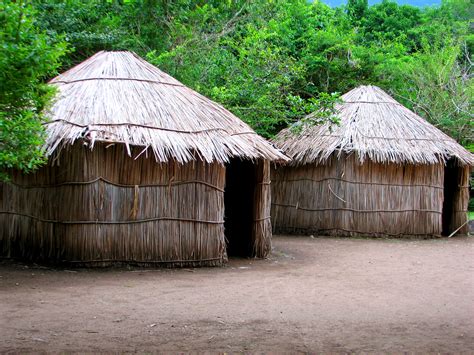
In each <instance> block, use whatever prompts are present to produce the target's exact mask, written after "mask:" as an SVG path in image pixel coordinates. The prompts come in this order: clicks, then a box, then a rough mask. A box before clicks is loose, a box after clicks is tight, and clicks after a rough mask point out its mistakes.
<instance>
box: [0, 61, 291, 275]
mask: <svg viewBox="0 0 474 355" xmlns="http://www.w3.org/2000/svg"><path fill="white" fill-rule="evenodd" d="M50 83H51V84H52V85H54V86H56V87H57V88H58V95H57V99H56V101H55V103H54V104H53V105H52V107H51V108H50V110H49V112H48V117H49V121H48V122H46V123H45V127H46V134H47V140H46V145H45V150H46V152H47V155H48V156H49V161H48V164H47V166H45V167H42V168H41V169H39V170H38V171H37V172H35V173H34V174H30V175H24V174H21V173H18V172H13V178H12V181H11V182H9V183H5V184H3V185H1V187H0V225H1V229H0V256H3V257H18V258H26V259H30V260H40V261H49V262H69V263H78V264H86V265H104V264H109V263H117V262H126V263H138V264H142V265H146V264H149V265H159V264H162V265H172V266H184V265H220V264H222V263H224V262H225V261H226V260H227V255H228V253H230V254H237V255H245V256H257V257H264V256H266V255H267V253H268V251H269V250H270V246H271V223H270V219H269V218H270V217H269V216H270V186H269V184H270V176H269V174H270V161H278V160H285V159H287V158H286V157H285V156H284V155H283V154H281V153H280V152H279V151H278V150H276V149H274V148H273V147H272V145H271V144H269V143H268V142H267V141H265V140H264V139H263V138H261V137H259V136H258V135H257V134H256V133H255V132H254V131H253V130H252V129H251V128H250V127H249V126H248V125H246V124H245V123H243V122H242V121H241V120H240V119H238V118H237V117H236V116H234V115H233V114H232V113H230V112H229V111H227V110H226V109H224V108H223V107H222V106H220V105H218V104H216V103H214V102H212V101H210V100H209V99H207V98H206V97H203V96H202V95H200V94H198V93H197V92H195V91H193V90H191V89H189V88H187V87H186V86H184V85H183V84H182V83H180V82H179V81H177V80H175V79H174V78H172V77H170V76H169V75H167V74H165V73H164V72H162V71H160V70H159V69H158V68H156V67H154V66H153V65H151V64H150V63H148V62H146V61H145V60H143V59H141V58H139V57H138V56H137V55H135V54H133V53H130V52H99V53H97V54H96V55H94V56H93V57H91V58H89V59H88V60H86V61H85V62H83V63H81V64H79V65H78V66H76V67H74V68H72V69H71V70H69V71H67V72H65V73H64V74H62V75H59V76H58V77H56V78H54V79H53V80H51V82H50Z"/></svg>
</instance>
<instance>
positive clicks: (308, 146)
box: [272, 86, 474, 236]
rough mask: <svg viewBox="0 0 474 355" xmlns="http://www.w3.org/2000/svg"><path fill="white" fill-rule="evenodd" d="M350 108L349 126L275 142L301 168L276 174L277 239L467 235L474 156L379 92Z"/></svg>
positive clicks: (346, 103)
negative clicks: (283, 235)
mask: <svg viewBox="0 0 474 355" xmlns="http://www.w3.org/2000/svg"><path fill="white" fill-rule="evenodd" d="M342 100H343V102H342V104H340V105H338V107H337V110H338V115H339V118H340V120H341V124H340V126H335V127H330V126H329V125H328V124H325V125H321V126H314V127H307V128H305V129H304V130H303V131H302V133H300V134H293V133H292V132H290V131H289V130H288V129H286V130H283V131H282V132H280V133H279V134H278V136H277V137H276V139H275V140H274V142H275V144H276V145H277V146H278V147H279V148H281V149H282V150H283V151H284V152H285V153H286V154H287V155H288V156H290V157H291V158H292V159H293V160H292V162H291V163H290V164H288V165H286V166H281V167H279V168H278V169H277V170H276V171H273V172H272V175H273V176H272V191H273V194H272V224H273V227H274V231H275V232H276V233H298V234H323V235H324V234H325V235H339V236H353V235H364V236H366V235H372V236H402V235H405V236H414V235H416V236H427V235H433V236H434V235H441V234H444V235H446V234H450V233H451V232H453V231H455V230H456V229H457V228H459V227H460V226H462V225H463V224H464V223H465V222H466V218H467V217H466V210H467V204H468V200H469V190H468V179H469V169H470V166H472V165H473V163H474V159H473V155H472V154H471V153H469V152H468V151H467V150H465V149H464V148H463V147H462V146H460V145H459V144H458V143H456V141H454V140H453V139H451V138H450V137H448V136H447V135H446V134H444V133H443V132H441V131H440V130H438V129H437V128H435V127H434V126H432V125H431V124H429V123H428V122H426V121H425V120H424V119H422V118H421V117H419V116H418V115H416V114H415V113H413V112H412V111H410V110H408V109H407V108H406V107H404V106H402V105H401V104H400V103H398V102H397V101H395V100H394V99H393V98H392V97H390V96H389V95H388V94H386V93H385V92H384V91H382V90H381V89H380V88H378V87H375V86H360V87H358V88H356V89H354V90H352V91H350V92H348V93H346V94H345V95H343V96H342ZM459 231H460V232H465V231H466V229H465V227H462V228H461V229H460V230H459Z"/></svg>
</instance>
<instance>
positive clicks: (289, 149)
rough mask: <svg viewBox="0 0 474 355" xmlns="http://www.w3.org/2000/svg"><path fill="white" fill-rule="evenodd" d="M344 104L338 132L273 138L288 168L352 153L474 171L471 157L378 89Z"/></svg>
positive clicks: (352, 95) (325, 128)
mask: <svg viewBox="0 0 474 355" xmlns="http://www.w3.org/2000/svg"><path fill="white" fill-rule="evenodd" d="M342 100H343V102H342V104H339V105H338V106H337V110H338V117H339V118H340V121H341V123H340V125H339V126H332V127H331V126H330V125H329V124H324V125H320V126H313V127H306V128H304V129H303V132H301V133H300V134H293V133H292V132H291V131H290V130H289V129H285V130H283V131H281V132H280V133H279V134H278V135H277V137H276V138H275V139H274V143H275V144H276V145H277V146H278V147H279V148H281V149H282V150H283V151H284V152H285V153H286V154H287V155H289V156H290V157H291V158H292V161H291V163H290V164H291V165H303V164H308V163H324V162H325V161H327V160H328V159H329V158H330V156H331V155H332V154H338V155H339V156H340V155H341V154H342V153H355V154H356V156H357V158H358V159H359V161H360V162H364V161H365V160H367V159H370V160H371V161H373V162H378V163H408V164H436V163H444V162H445V161H447V160H448V159H449V158H452V157H455V158H456V159H457V160H458V162H459V163H460V164H461V165H471V166H472V165H474V156H473V155H472V154H471V153H469V152H468V151H467V150H466V149H464V148H463V147H462V146H461V145H459V144H458V143H457V142H456V141H455V140H454V139H452V138H451V137H449V136H447V135H446V134H444V133H443V132H441V131H440V130H439V129H437V128H436V127H434V126H433V125H431V124H430V123H428V122H427V121H425V120H424V119H423V118H421V117H420V116H418V115H416V114H415V113H413V112H412V111H410V110H409V109H407V108H406V107H404V106H403V105H401V104H400V103H398V102H397V101H395V100H394V99H393V98H392V97H390V95H388V94H387V93H385V92H384V91H383V90H382V89H380V88H378V87H376V86H359V87H357V88H355V89H353V90H351V91H349V92H348V93H346V94H345V95H343V96H342Z"/></svg>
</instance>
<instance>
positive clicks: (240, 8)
mask: <svg viewBox="0 0 474 355" xmlns="http://www.w3.org/2000/svg"><path fill="white" fill-rule="evenodd" d="M6 4H8V5H2V6H4V7H5V6H7V7H9V8H11V9H13V8H17V9H18V8H20V7H21V6H19V5H18V4H16V3H13V2H12V1H7V2H6ZM33 6H34V7H35V9H36V10H37V11H36V13H34V14H33V12H31V9H29V10H27V12H28V16H25V18H26V17H27V18H28V21H29V22H28V25H24V24H22V28H23V26H25V29H23V30H22V32H25V33H27V32H28V31H30V33H34V36H37V37H38V38H42V41H44V43H43V44H41V45H40V46H39V47H41V46H44V49H45V50H44V51H43V52H42V54H41V55H40V56H38V55H35V56H33V57H34V58H36V59H31V58H29V57H28V58H29V59H25V58H26V57H27V56H28V55H27V54H25V53H26V52H28V51H31V53H35V51H38V48H33V49H27V50H26V49H25V51H23V49H18V48H17V49H11V51H12V52H10V53H6V52H4V54H3V57H2V58H7V59H3V61H2V64H1V65H2V67H1V68H0V69H3V71H2V74H1V75H4V77H6V76H10V77H11V76H17V75H19V76H20V77H21V75H22V70H26V69H25V68H23V67H22V68H21V70H20V72H19V73H16V72H17V71H18V70H17V69H12V68H15V67H14V66H13V65H14V63H22V60H23V61H24V60H26V61H27V62H28V63H33V60H36V61H38V63H39V64H35V65H34V66H30V67H28V68H29V70H31V71H33V72H34V73H36V74H35V76H34V77H33V82H34V83H35V84H34V85H33V87H35V88H36V89H35V90H36V91H35V90H32V91H30V92H35V93H37V95H36V96H37V97H42V100H44V102H46V101H47V98H48V95H49V94H47V93H46V91H44V92H43V94H44V96H43V94H41V95H40V94H39V91H37V90H39V89H38V88H39V87H40V86H38V85H36V84H38V83H40V82H41V81H42V80H44V79H45V78H47V77H49V76H50V75H51V73H52V71H53V70H54V68H55V67H56V66H57V64H58V58H59V54H61V53H62V52H64V42H63V39H64V40H66V41H67V42H68V43H69V44H70V45H71V47H73V48H74V51H73V52H70V53H68V55H67V56H66V57H65V58H64V60H63V63H62V66H63V67H62V70H63V69H67V68H69V67H71V66H72V65H74V64H76V63H78V62H80V61H82V60H84V59H85V58H87V57H89V56H90V55H92V54H93V53H95V52H96V51H99V50H103V49H105V50H119V49H126V50H132V51H135V52H137V53H138V54H139V55H142V56H146V57H147V59H148V60H149V61H151V62H152V63H153V64H156V65H158V66H159V67H160V68H162V69H163V70H164V71H166V72H168V73H169V74H171V75H173V76H174V77H176V78H178V79H179V80H181V81H182V82H183V83H184V84H186V85H188V86H190V87H192V88H193V89H195V90H197V91H199V92H200V93H202V94H204V95H206V96H208V97H210V98H212V99H214V100H216V101H218V102H220V103H221V104H223V105H224V106H225V107H226V108H228V109H230V110H231V111H233V112H234V113H235V114H236V115H238V116H239V117H241V118H242V119H243V120H244V121H245V122H247V123H249V124H250V125H251V126H252V127H253V128H254V129H255V130H256V131H257V132H258V133H260V134H262V135H263V136H265V137H271V136H273V135H274V134H275V133H277V132H278V131H279V130H280V129H282V128H284V127H286V126H288V125H291V124H293V123H294V122H296V121H297V120H298V119H300V118H302V117H304V116H305V115H306V114H307V113H308V112H310V111H316V112H319V113H321V115H322V116H321V117H317V116H318V115H319V113H318V114H315V116H314V117H315V119H314V120H310V121H308V122H302V123H301V124H302V125H304V124H317V123H319V122H323V121H325V120H326V121H327V120H331V119H332V117H333V114H332V110H333V108H334V104H335V103H336V102H337V95H333V94H331V93H334V92H346V91H348V90H350V89H352V88H354V87H356V86H358V85H361V84H374V85H379V86H381V87H382V88H384V89H385V90H387V91H389V92H390V93H391V94H393V95H394V96H395V97H396V98H397V99H398V100H400V101H402V102H403V103H404V104H405V105H407V106H408V107H409V108H412V109H413V110H415V111H416V112H418V113H419V114H421V115H423V116H424V117H425V118H426V119H428V120H429V121H430V122H432V123H434V124H435V125H437V126H438V127H439V128H440V129H442V130H444V131H445V132H446V133H448V134H450V135H451V136H453V137H455V138H456V139H458V140H459V141H460V142H461V143H463V144H464V145H466V146H467V147H469V146H471V147H472V145H473V139H472V129H473V127H472V121H473V120H472V114H471V112H472V97H473V87H472V79H471V77H472V74H471V72H470V70H471V69H470V68H471V66H472V64H471V63H472V62H473V58H472V53H473V49H474V33H473V31H472V29H471V28H470V27H469V21H470V20H471V19H472V18H473V16H474V5H473V4H472V1H471V0H443V2H442V4H441V6H438V7H427V8H417V7H413V6H409V5H397V4H396V3H395V2H393V1H387V0H384V1H382V3H379V4H377V5H374V6H368V4H367V0H349V2H348V4H347V6H346V7H344V8H342V7H341V8H335V9H332V8H330V7H328V6H326V5H325V4H324V3H322V2H320V1H315V2H312V3H311V2H308V1H306V0H271V1H268V0H253V1H248V0H235V1H230V0H226V1H222V0H207V1H204V0H198V1H196V0H176V1H167V0H88V1H82V0H68V1H61V0H35V2H34V3H33ZM11 9H10V10H8V11H7V13H10V15H0V16H3V17H2V18H6V17H11V18H14V15H11V13H12V11H13V10H11ZM25 13H26V12H25ZM32 19H34V21H33V20H32ZM4 21H6V20H4ZM9 21H10V20H9ZM11 24H12V25H11V26H13V27H11V29H10V30H7V32H11V33H15V32H14V31H15V21H14V20H11ZM4 27H5V26H4ZM36 27H38V28H40V29H41V30H43V31H45V33H46V34H43V33H41V31H37V30H36ZM5 28H9V27H8V26H6V27H5ZM27 28H28V29H29V30H28V31H27V30H26V29H27ZM31 31H33V32H31ZM20 37H21V36H20ZM3 42H5V43H9V42H8V41H6V40H3V41H2V43H3ZM10 42H11V41H10ZM29 45H30V46H31V45H32V44H31V43H30V44H29ZM12 48H13V47H12ZM46 48H47V50H46ZM4 51H5V50H4ZM16 51H18V53H17V52H16ZM22 56H25V58H23V57H22ZM46 56H51V58H49V59H48V60H45V59H47V57H46ZM6 61H8V63H7V62H6ZM45 66H48V67H45ZM30 79H31V77H30ZM6 82H7V83H8V82H11V78H10V79H9V80H6V79H5V80H3V81H2V85H4V87H6V86H5V84H3V83H6ZM23 82H25V81H23ZM17 83H18V85H20V86H21V85H22V84H21V83H22V80H19V81H17ZM12 85H14V84H12ZM15 85H16V84H15ZM22 87H23V86H22ZM3 90H5V89H3ZM41 90H45V89H44V88H43V87H42V89H41ZM20 96H21V95H20ZM35 100H36V99H35ZM35 100H33V101H32V102H36V103H35V104H33V105H32V106H31V107H33V108H31V109H30V108H28V109H27V111H28V112H33V116H32V117H34V119H35V120H36V121H34V120H33V122H37V123H38V122H39V120H38V117H39V116H38V115H39V109H40V107H41V106H42V105H41V104H39V101H35ZM18 102H21V100H19V101H18ZM23 102H25V101H23ZM27 102H30V101H28V100H27ZM325 105H326V106H325ZM20 106H21V105H20ZM22 107H23V108H25V107H26V106H25V105H23V106H22ZM318 109H319V111H318ZM8 110H10V108H8ZM8 110H7V107H6V106H5V105H4V106H3V107H2V109H1V110H0V112H1V114H2V117H19V115H20V113H19V111H15V112H14V113H8V112H9V111H8ZM5 112H7V113H8V114H6V113H5ZM5 115H6V116H5ZM22 117H26V116H22ZM4 121H5V120H4ZM27 121H28V120H27ZM14 122H21V120H20V119H19V118H17V119H16V120H15V121H14ZM5 127H6V126H5ZM22 127H25V128H26V127H28V125H27V124H21V125H20V126H19V128H22ZM294 127H298V125H296V126H294ZM7 129H8V130H10V131H12V132H13V131H14V129H13V128H11V127H10V128H2V130H3V132H4V133H3V135H4V136H6V137H7V136H8V137H9V136H10V135H7V134H6V133H5V132H7V131H6V130H7ZM38 129H39V128H38ZM296 129H297V128H296ZM28 130H29V131H28V132H30V131H33V132H36V131H37V130H35V129H34V128H28ZM39 130H40V129H39ZM14 135H19V136H21V134H20V133H15V134H14ZM30 137H31V136H30ZM32 137H37V136H35V135H33V136H32ZM2 139H6V138H2ZM20 141H21V140H20ZM36 143H37V142H34V141H33V142H32V145H34V144H36ZM2 154H3V152H2ZM19 156H20V155H19ZM33 165H34V164H33ZM33 165H32V166H33Z"/></svg>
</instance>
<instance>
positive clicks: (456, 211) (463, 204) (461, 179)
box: [449, 166, 471, 234]
mask: <svg viewBox="0 0 474 355" xmlns="http://www.w3.org/2000/svg"><path fill="white" fill-rule="evenodd" d="M457 169H459V175H458V181H457V184H458V186H457V189H456V193H455V194H454V196H452V198H453V217H452V219H451V225H450V226H449V229H450V230H451V231H453V232H454V231H455V230H456V229H458V228H459V227H461V226H462V225H464V226H463V227H461V229H459V232H458V233H460V234H467V233H468V225H467V223H466V222H467V207H468V205H469V176H470V173H471V171H470V168H469V166H461V167H458V168H457Z"/></svg>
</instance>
